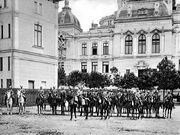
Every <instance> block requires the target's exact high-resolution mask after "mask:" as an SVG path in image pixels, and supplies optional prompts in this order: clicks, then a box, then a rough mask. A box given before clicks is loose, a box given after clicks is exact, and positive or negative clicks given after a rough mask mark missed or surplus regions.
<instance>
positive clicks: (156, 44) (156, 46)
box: [152, 33, 160, 53]
mask: <svg viewBox="0 0 180 135" xmlns="http://www.w3.org/2000/svg"><path fill="white" fill-rule="evenodd" d="M152 53H160V35H159V34H158V33H154V34H153V35H152Z"/></svg>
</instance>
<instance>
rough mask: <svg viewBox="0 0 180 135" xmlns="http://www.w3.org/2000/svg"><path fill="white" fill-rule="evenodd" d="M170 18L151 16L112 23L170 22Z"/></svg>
mask: <svg viewBox="0 0 180 135" xmlns="http://www.w3.org/2000/svg"><path fill="white" fill-rule="evenodd" d="M172 19H173V18H172V16H153V17H143V18H117V19H115V21H114V23H115V24H116V23H130V22H142V21H154V20H156V21H157V20H172Z"/></svg>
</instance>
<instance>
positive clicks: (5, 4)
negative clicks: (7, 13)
mask: <svg viewBox="0 0 180 135" xmlns="http://www.w3.org/2000/svg"><path fill="white" fill-rule="evenodd" d="M6 7H7V0H4V8H6Z"/></svg>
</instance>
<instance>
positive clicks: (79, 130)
mask: <svg viewBox="0 0 180 135" xmlns="http://www.w3.org/2000/svg"><path fill="white" fill-rule="evenodd" d="M1 111H4V112H5V110H3V109H1ZM16 112H17V108H15V109H14V115H0V134H1V135H7V134H10V135H11V134H12V135H14V134H17V135H24V134H25V135H26V134H30V135H31V134H32V135H36V134H40V135H49V134H58V135H118V134H121V135H155V134H156V135H179V134H180V106H176V109H174V110H173V118H172V119H155V118H150V119H148V118H143V119H138V120H132V119H130V118H126V117H111V118H110V119H108V120H100V118H99V117H90V118H89V119H88V120H85V119H84V117H78V118H77V120H76V121H75V120H72V121H70V120H69V119H70V116H69V115H66V116H61V115H56V116H54V115H50V112H46V115H37V114H36V108H35V107H29V108H27V109H26V114H24V115H18V114H15V113H16Z"/></svg>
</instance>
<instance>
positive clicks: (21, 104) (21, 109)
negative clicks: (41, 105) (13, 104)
mask: <svg viewBox="0 0 180 135" xmlns="http://www.w3.org/2000/svg"><path fill="white" fill-rule="evenodd" d="M17 96H18V106H19V114H23V112H24V110H25V107H24V106H25V105H24V104H25V98H24V94H23V93H22V91H17Z"/></svg>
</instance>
